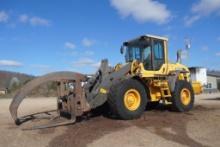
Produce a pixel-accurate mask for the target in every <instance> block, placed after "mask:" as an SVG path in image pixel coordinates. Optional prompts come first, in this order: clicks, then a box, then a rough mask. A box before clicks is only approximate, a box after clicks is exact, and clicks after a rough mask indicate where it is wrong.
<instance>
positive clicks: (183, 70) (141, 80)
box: [10, 35, 202, 128]
mask: <svg viewBox="0 0 220 147" xmlns="http://www.w3.org/2000/svg"><path fill="white" fill-rule="evenodd" d="M120 52H121V54H122V55H124V57H125V64H120V63H119V64H117V65H115V66H114V67H111V66H109V64H108V60H106V59H104V60H102V61H101V65H100V68H99V69H98V70H97V72H96V73H95V74H94V75H84V74H81V73H76V72H55V73H49V74H47V75H44V76H41V77H38V78H35V79H33V80H32V81H30V82H28V83H27V84H26V85H24V86H23V87H22V88H21V89H20V90H19V92H18V93H17V94H16V95H15V97H14V98H13V100H12V102H11V105H10V113H11V116H12V118H13V119H14V121H15V123H16V124H17V125H19V124H21V123H22V122H25V121H26V120H29V119H30V118H33V116H31V115H29V116H21V117H18V115H17V110H18V107H19V105H20V103H21V102H22V100H23V99H24V98H25V96H27V95H28V94H29V93H30V92H31V91H32V90H33V89H34V88H36V87H38V86H39V85H41V84H44V83H47V82H51V81H53V82H56V83H57V92H58V97H57V110H56V112H57V115H58V116H59V118H62V121H58V123H52V124H45V125H43V126H36V127H35V128H46V127H53V126H58V125H64V124H71V123H75V122H76V120H77V118H79V117H82V116H85V115H87V114H88V113H89V112H90V111H91V110H93V109H96V108H97V107H100V106H102V105H104V104H108V106H109V111H111V112H112V114H113V115H115V116H116V117H117V118H118V119H123V120H130V119H136V118H138V117H140V116H141V115H142V114H143V112H144V111H145V109H146V107H148V106H155V105H158V104H159V103H163V104H165V105H170V106H171V108H172V109H173V110H174V111H178V112H185V111H189V110H191V109H192V108H193V105H194V95H195V94H200V93H201V92H202V86H201V84H200V83H199V82H197V81H192V80H191V79H190V71H189V69H188V67H186V66H185V65H183V64H180V63H179V62H176V63H171V62H169V59H168V39H167V38H165V37H160V36H155V35H143V36H139V37H137V38H135V39H132V40H128V41H125V42H124V43H123V44H122V47H121V49H120ZM63 118H65V119H63Z"/></svg>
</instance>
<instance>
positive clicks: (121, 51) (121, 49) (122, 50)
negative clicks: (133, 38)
mask: <svg viewBox="0 0 220 147" xmlns="http://www.w3.org/2000/svg"><path fill="white" fill-rule="evenodd" d="M124 50H125V47H124V46H121V48H120V53H121V54H124Z"/></svg>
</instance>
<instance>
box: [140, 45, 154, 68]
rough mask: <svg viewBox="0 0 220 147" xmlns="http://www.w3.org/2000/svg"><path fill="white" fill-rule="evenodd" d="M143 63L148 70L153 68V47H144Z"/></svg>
mask: <svg viewBox="0 0 220 147" xmlns="http://www.w3.org/2000/svg"><path fill="white" fill-rule="evenodd" d="M142 58H143V64H144V68H145V69H146V70H152V60H151V59H152V57H151V47H150V46H148V47H145V48H143V52H142Z"/></svg>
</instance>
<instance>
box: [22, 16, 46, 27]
mask: <svg viewBox="0 0 220 147" xmlns="http://www.w3.org/2000/svg"><path fill="white" fill-rule="evenodd" d="M18 20H19V22H21V23H28V24H30V25H32V26H50V21H49V20H47V19H45V18H41V17H37V16H34V17H32V16H28V15H27V14H21V15H19V16H18Z"/></svg>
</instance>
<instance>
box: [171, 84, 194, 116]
mask: <svg viewBox="0 0 220 147" xmlns="http://www.w3.org/2000/svg"><path fill="white" fill-rule="evenodd" d="M193 105H194V92H193V88H192V85H191V84H190V83H189V82H187V81H183V80H179V81H177V82H176V85H175V89H174V92H173V94H172V109H173V110H174V111H178V112H185V111H190V110H191V109H192V108H193Z"/></svg>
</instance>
